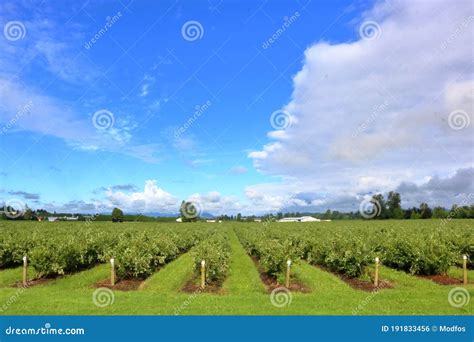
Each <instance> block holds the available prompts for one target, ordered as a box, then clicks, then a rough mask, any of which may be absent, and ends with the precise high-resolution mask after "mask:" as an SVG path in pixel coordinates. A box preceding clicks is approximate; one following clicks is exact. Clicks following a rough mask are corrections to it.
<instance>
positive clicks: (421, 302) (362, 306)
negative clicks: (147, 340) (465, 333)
mask: <svg viewBox="0 0 474 342" xmlns="http://www.w3.org/2000/svg"><path fill="white" fill-rule="evenodd" d="M228 234H229V240H230V244H231V247H232V257H231V264H230V272H229V275H228V277H227V279H226V280H225V282H224V284H223V286H222V291H221V293H219V294H210V293H198V292H196V293H184V292H182V291H181V289H182V287H183V286H184V284H185V283H186V282H187V281H188V280H189V279H190V278H191V277H192V272H193V271H192V266H193V261H192V256H191V254H190V253H186V254H183V255H182V256H180V257H179V258H178V259H176V260H174V261H173V262H171V263H170V264H168V265H166V266H165V267H163V268H162V269H160V270H159V271H158V272H156V273H155V274H154V275H152V276H151V277H149V278H148V279H147V280H146V281H145V282H144V283H143V284H142V286H141V287H140V289H139V290H136V291H117V290H114V291H113V293H114V302H113V304H112V305H109V306H107V307H103V308H100V307H97V306H96V305H95V304H94V303H93V300H92V298H93V293H94V291H95V290H96V287H95V284H96V283H97V282H98V281H100V280H103V279H106V278H107V277H108V276H109V267H108V265H100V266H97V267H94V268H92V269H89V270H86V271H82V272H79V273H77V274H73V275H68V276H64V277H62V278H58V279H54V280H51V281H50V282H48V283H46V284H42V285H37V286H34V287H31V288H28V289H25V290H22V289H18V288H13V287H11V285H12V284H13V283H15V282H16V281H18V280H19V279H21V268H16V269H8V270H3V271H0V314H1V315H17V314H28V315H32V314H45V315H46V314H64V315H80V314H86V315H88V314H91V315H92V314H93V315H118V314H122V315H124V314H125V315H134V314H137V315H138V314H153V315H155V314H156V315H174V314H180V315H245V314H247V315H320V314H321V315H322V314H324V315H336V314H342V315H351V314H358V315H373V314H376V315H377V314H382V315H384V314H387V315H389V314H395V315H398V314H408V315H410V314H425V315H441V314H449V315H472V314H474V299H473V300H471V302H470V303H469V304H468V305H467V306H465V307H462V308H454V307H452V306H450V304H449V302H448V293H449V291H450V290H451V289H452V288H454V287H455V286H442V285H438V284H435V283H433V282H432V281H429V280H426V279H421V278H418V277H413V276H410V275H407V274H405V273H403V272H399V271H395V270H392V269H389V268H386V267H381V278H382V279H388V280H390V281H391V282H392V283H393V285H394V288H392V289H384V290H381V291H379V292H378V293H371V292H365V291H361V290H356V289H353V288H351V287H350V286H349V285H347V284H346V283H345V282H343V281H342V280H340V279H339V278H338V277H337V276H335V275H334V274H331V273H328V272H325V271H323V270H320V269H318V268H316V267H313V266H311V265H309V264H307V263H305V262H298V263H296V264H294V266H293V268H292V272H293V274H294V275H295V276H296V277H297V278H298V279H299V280H300V281H302V282H303V283H304V284H305V285H306V286H307V287H308V288H310V289H311V292H310V293H292V294H291V296H289V297H286V298H284V299H285V300H286V301H287V302H288V303H289V304H288V305H287V306H284V307H281V308H279V307H276V306H274V305H273V304H272V302H271V300H270V294H269V293H268V292H267V290H266V288H265V286H264V284H263V283H262V282H261V281H260V277H259V274H258V272H257V269H256V268H255V265H254V264H253V261H252V260H251V259H250V257H249V256H248V255H247V254H246V252H245V250H244V248H243V247H242V245H241V244H240V242H239V241H238V239H237V236H236V235H235V233H234V231H233V230H232V229H229V230H228ZM450 274H451V275H453V276H456V277H461V276H462V272H461V271H460V270H459V269H452V270H451V271H450ZM469 278H470V280H471V282H472V281H473V280H474V271H470V272H469ZM465 288H466V289H467V290H468V292H469V294H470V296H471V297H474V284H472V283H471V284H469V285H468V286H467V287H465Z"/></svg>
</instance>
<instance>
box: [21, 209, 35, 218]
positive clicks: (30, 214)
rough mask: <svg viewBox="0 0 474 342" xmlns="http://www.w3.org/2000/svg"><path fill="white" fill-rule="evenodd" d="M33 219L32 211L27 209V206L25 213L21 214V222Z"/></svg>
mask: <svg viewBox="0 0 474 342" xmlns="http://www.w3.org/2000/svg"><path fill="white" fill-rule="evenodd" d="M33 217H34V214H33V210H31V209H30V208H28V206H26V207H25V212H24V213H23V220H28V221H31V220H32V219H33Z"/></svg>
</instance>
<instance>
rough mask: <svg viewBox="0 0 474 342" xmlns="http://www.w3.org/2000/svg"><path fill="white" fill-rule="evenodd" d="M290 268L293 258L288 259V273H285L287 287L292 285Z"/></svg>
mask: <svg viewBox="0 0 474 342" xmlns="http://www.w3.org/2000/svg"><path fill="white" fill-rule="evenodd" d="M290 269H291V260H290V259H288V261H287V262H286V275H285V286H286V288H289V287H290Z"/></svg>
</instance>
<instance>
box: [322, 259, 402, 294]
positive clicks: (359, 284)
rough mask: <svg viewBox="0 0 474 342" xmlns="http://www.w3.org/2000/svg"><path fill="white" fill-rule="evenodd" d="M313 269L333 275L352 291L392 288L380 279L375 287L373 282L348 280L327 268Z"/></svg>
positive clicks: (391, 285)
mask: <svg viewBox="0 0 474 342" xmlns="http://www.w3.org/2000/svg"><path fill="white" fill-rule="evenodd" d="M314 267H316V268H319V269H320V270H321V271H324V272H328V273H332V274H334V275H335V276H337V277H338V278H339V279H341V280H342V281H343V282H345V283H346V284H348V285H349V286H350V287H352V288H353V289H356V290H362V291H367V292H371V291H374V290H381V289H392V288H393V287H394V286H393V284H392V283H391V282H390V281H389V280H387V279H380V280H379V285H378V286H375V285H374V283H373V281H368V280H363V279H359V278H350V277H348V276H345V275H343V274H340V273H336V272H332V271H330V270H328V269H327V268H324V267H322V266H318V265H314Z"/></svg>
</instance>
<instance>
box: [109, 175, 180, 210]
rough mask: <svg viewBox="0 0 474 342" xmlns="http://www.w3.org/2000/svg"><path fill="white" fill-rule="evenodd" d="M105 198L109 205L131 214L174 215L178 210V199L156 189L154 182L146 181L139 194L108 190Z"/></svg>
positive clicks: (160, 189)
mask: <svg viewBox="0 0 474 342" xmlns="http://www.w3.org/2000/svg"><path fill="white" fill-rule="evenodd" d="M106 198H107V200H108V202H109V204H110V205H113V206H118V207H120V208H122V209H124V210H126V211H131V212H141V213H147V212H160V213H176V211H177V208H178V199H177V198H176V197H174V196H173V195H171V194H170V193H168V192H166V191H165V190H163V189H162V188H160V187H158V185H157V182H156V180H147V181H146V182H145V187H144V189H143V191H141V192H140V191H137V192H132V193H125V192H123V191H121V190H114V189H108V190H107V191H106Z"/></svg>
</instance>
